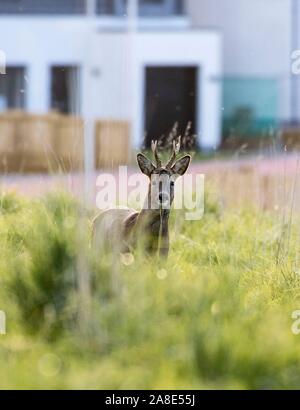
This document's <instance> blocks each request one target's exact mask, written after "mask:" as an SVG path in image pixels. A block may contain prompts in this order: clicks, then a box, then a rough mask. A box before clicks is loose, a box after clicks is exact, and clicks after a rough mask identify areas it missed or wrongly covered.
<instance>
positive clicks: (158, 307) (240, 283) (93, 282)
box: [0, 192, 300, 389]
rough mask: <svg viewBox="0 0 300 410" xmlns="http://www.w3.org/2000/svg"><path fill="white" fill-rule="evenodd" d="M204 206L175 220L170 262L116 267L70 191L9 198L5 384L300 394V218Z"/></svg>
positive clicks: (137, 257) (2, 282)
mask: <svg viewBox="0 0 300 410" xmlns="http://www.w3.org/2000/svg"><path fill="white" fill-rule="evenodd" d="M205 202H206V205H205V215H204V217H203V218H202V219H201V220H199V221H185V220H184V218H183V215H182V214H181V211H176V213H175V212H173V214H172V221H171V235H172V243H171V250H170V256H169V259H168V260H167V261H161V260H158V259H157V258H155V257H154V258H153V257H152V258H151V257H149V256H146V255H144V254H143V252H141V251H140V250H137V252H135V253H134V254H127V255H124V256H122V257H120V258H114V259H112V258H111V257H110V256H109V255H106V256H104V255H99V254H97V252H93V251H92V250H91V249H90V247H89V239H90V220H91V218H92V216H93V215H94V212H95V211H94V210H93V209H85V208H84V207H83V206H82V204H80V203H79V202H77V200H75V199H74V198H73V197H72V196H70V195H69V194H66V193H65V192H52V193H48V194H45V195H44V196H43V197H40V198H31V199H28V198H24V197H19V196H18V195H16V194H13V193H4V192H3V193H2V195H1V197H0V255H1V257H0V310H2V311H4V312H5V314H6V322H7V329H6V334H5V335H0V363H1V366H0V388H1V389H12V388H20V389H27V388H33V389H42V388H47V389H78V388H79V389H94V388H96V389H169V388H172V389H177V388H178V389H185V388H189V389H191V388H195V389H216V388H224V389H274V388H280V389H287V388H291V389H297V388H299V385H300V372H299V366H300V335H299V336H297V335H296V334H294V333H295V332H292V325H293V323H294V322H295V318H294V319H293V318H292V313H293V312H294V311H295V310H297V309H299V308H300V276H299V275H300V269H299V256H300V254H299V244H300V242H299V223H298V222H297V218H296V217H293V218H289V217H287V218H282V217H281V215H280V216H279V215H278V213H276V212H272V211H262V210H258V209H254V208H251V207H250V206H249V207H246V206H245V207H243V208H240V209H239V210H236V209H235V210H230V209H226V210H225V209H223V208H222V206H221V205H220V203H219V202H218V200H217V199H216V197H215V196H214V195H213V193H212V192H207V193H206V199H205ZM288 215H289V214H288ZM296 327H297V326H296ZM294 328H295V323H294Z"/></svg>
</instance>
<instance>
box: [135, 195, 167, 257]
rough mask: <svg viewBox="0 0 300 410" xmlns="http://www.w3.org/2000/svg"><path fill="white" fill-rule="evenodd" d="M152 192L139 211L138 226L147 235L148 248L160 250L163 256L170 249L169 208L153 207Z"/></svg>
mask: <svg viewBox="0 0 300 410" xmlns="http://www.w3.org/2000/svg"><path fill="white" fill-rule="evenodd" d="M150 203H151V202H150V194H148V197H147V198H146V201H145V204H144V206H143V209H142V210H141V212H140V213H139V215H138V217H137V221H136V226H137V228H138V229H140V230H141V231H142V232H144V233H145V235H146V241H147V243H146V248H147V249H148V250H149V251H157V250H159V254H160V255H161V256H167V255H168V251H169V215H170V210H169V209H163V210H162V209H151V206H150Z"/></svg>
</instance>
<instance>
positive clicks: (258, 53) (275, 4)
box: [188, 0, 300, 132]
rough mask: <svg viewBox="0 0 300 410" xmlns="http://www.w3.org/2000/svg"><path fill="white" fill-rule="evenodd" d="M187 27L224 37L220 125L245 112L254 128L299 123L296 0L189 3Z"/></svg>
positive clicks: (298, 15)
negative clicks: (217, 32)
mask: <svg viewBox="0 0 300 410" xmlns="http://www.w3.org/2000/svg"><path fill="white" fill-rule="evenodd" d="M188 8H189V15H190V16H191V19H192V25H194V26H197V27H202V28H203V27H214V28H218V29H219V30H220V31H221V33H222V35H223V45H224V50H223V53H224V55H223V57H224V58H223V61H224V66H223V68H224V77H223V81H222V83H223V102H222V107H223V126H224V128H226V124H229V125H230V123H231V121H232V119H233V118H235V117H236V118H238V114H239V113H240V114H242V113H243V112H248V113H249V114H250V115H251V116H252V118H253V127H254V130H261V131H262V132H264V131H265V130H267V129H268V128H271V129H272V128H274V127H275V128H276V127H278V126H280V125H286V124H293V123H296V124H299V123H300V76H299V74H298V75H297V74H295V73H293V72H292V68H291V67H292V62H293V61H292V53H293V51H295V50H297V49H298V50H300V1H299V0H221V1H220V0H199V1H193V0H189V2H188Z"/></svg>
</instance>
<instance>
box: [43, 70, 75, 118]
mask: <svg viewBox="0 0 300 410" xmlns="http://www.w3.org/2000/svg"><path fill="white" fill-rule="evenodd" d="M50 105H51V109H53V110H55V111H58V112H61V113H64V114H76V113H78V112H79V70H78V67H75V66H55V67H52V68H51V104H50Z"/></svg>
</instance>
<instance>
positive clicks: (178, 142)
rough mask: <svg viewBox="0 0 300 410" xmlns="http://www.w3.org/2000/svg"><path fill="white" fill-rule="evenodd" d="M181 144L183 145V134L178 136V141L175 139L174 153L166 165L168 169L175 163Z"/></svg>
mask: <svg viewBox="0 0 300 410" xmlns="http://www.w3.org/2000/svg"><path fill="white" fill-rule="evenodd" d="M180 146H181V136H179V137H178V140H177V142H176V140H173V153H172V156H171V158H170V159H169V162H168V163H167V165H166V168H167V169H170V168H171V166H172V165H173V163H174V161H175V159H176V156H177V154H178V152H179V151H180Z"/></svg>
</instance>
